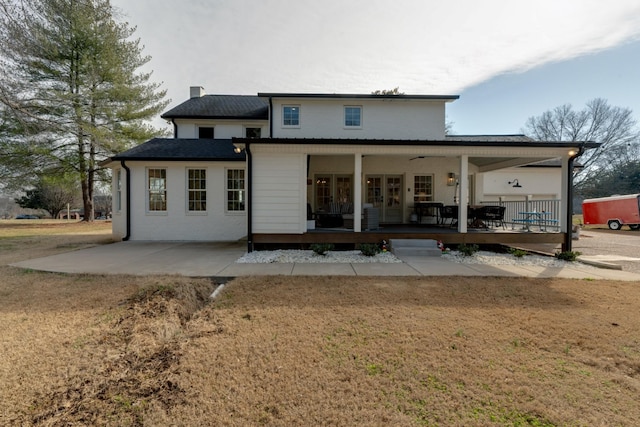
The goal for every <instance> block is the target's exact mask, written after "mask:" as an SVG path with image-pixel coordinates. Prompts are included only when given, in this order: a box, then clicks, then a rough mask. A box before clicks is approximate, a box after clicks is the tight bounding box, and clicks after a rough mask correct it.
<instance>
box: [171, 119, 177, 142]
mask: <svg viewBox="0 0 640 427" xmlns="http://www.w3.org/2000/svg"><path fill="white" fill-rule="evenodd" d="M171 124H172V125H173V137H174V138H178V125H177V124H176V121H175V120H173V119H171Z"/></svg>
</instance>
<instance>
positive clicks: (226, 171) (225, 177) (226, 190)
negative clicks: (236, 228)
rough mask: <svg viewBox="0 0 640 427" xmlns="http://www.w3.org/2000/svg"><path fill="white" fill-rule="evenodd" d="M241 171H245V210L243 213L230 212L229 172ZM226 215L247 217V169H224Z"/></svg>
mask: <svg viewBox="0 0 640 427" xmlns="http://www.w3.org/2000/svg"><path fill="white" fill-rule="evenodd" d="M232 170H241V171H244V190H243V191H244V197H245V200H244V209H243V210H241V211H232V210H229V187H228V186H227V182H228V176H229V171H232ZM224 213H225V215H230V216H238V215H240V216H246V214H247V170H246V169H245V168H225V169H224Z"/></svg>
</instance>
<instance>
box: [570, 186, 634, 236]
mask: <svg viewBox="0 0 640 427" xmlns="http://www.w3.org/2000/svg"><path fill="white" fill-rule="evenodd" d="M582 216H583V222H584V223H585V224H607V225H608V226H609V228H610V229H612V230H620V228H621V227H622V226H623V225H628V226H629V228H630V229H632V230H637V229H639V228H640V194H626V195H623V196H611V197H599V198H597V199H585V200H584V201H583V202H582Z"/></svg>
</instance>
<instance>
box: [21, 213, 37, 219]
mask: <svg viewBox="0 0 640 427" xmlns="http://www.w3.org/2000/svg"><path fill="white" fill-rule="evenodd" d="M16 219H40V217H39V216H37V215H27V214H21V215H18V216H16Z"/></svg>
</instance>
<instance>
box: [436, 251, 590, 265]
mask: <svg viewBox="0 0 640 427" xmlns="http://www.w3.org/2000/svg"><path fill="white" fill-rule="evenodd" d="M442 257H443V258H444V259H446V260H448V261H451V262H457V263H459V264H488V265H537V266H542V267H558V268H562V267H568V266H571V265H579V266H580V268H593V269H597V267H594V266H591V265H588V264H584V263H581V262H578V261H574V262H570V261H563V260H559V259H557V258H554V257H550V256H543V255H535V254H529V255H525V256H523V257H521V258H517V257H515V256H513V255H511V254H506V253H504V254H502V253H496V252H489V251H478V252H476V253H475V254H473V255H471V256H465V255H463V254H462V253H461V252H458V251H451V252H449V253H444V254H442Z"/></svg>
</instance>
